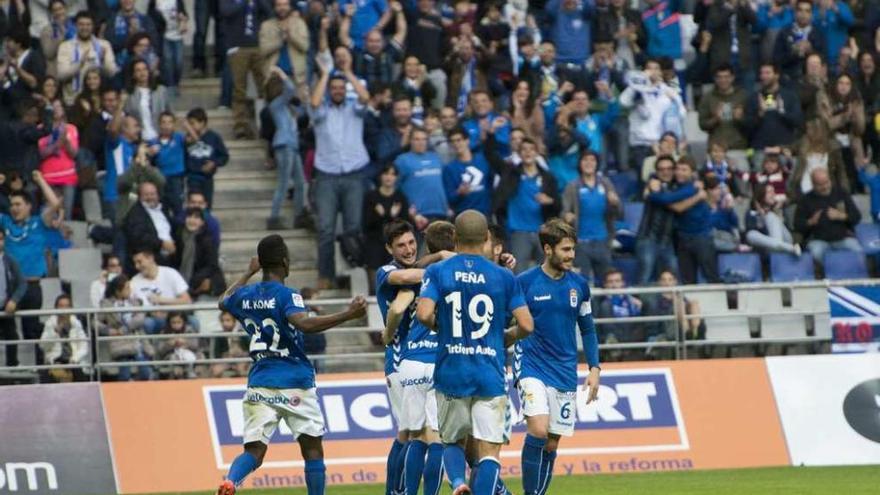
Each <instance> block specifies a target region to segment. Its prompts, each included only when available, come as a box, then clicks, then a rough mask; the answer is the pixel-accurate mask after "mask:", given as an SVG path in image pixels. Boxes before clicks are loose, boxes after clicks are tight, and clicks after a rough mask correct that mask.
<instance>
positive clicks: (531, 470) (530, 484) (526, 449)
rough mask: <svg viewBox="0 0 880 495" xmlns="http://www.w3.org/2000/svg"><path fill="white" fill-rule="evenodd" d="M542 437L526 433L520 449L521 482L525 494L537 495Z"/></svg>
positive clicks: (542, 445)
mask: <svg viewBox="0 0 880 495" xmlns="http://www.w3.org/2000/svg"><path fill="white" fill-rule="evenodd" d="M546 444H547V440H546V439H544V438H538V437H533V436H531V435H528V434H527V435H526V442H525V444H523V449H522V477H523V479H522V483H523V491H524V492H525V495H537V493H538V486H539V484H540V479H541V466H542V465H543V460H542V459H543V457H544V445H546Z"/></svg>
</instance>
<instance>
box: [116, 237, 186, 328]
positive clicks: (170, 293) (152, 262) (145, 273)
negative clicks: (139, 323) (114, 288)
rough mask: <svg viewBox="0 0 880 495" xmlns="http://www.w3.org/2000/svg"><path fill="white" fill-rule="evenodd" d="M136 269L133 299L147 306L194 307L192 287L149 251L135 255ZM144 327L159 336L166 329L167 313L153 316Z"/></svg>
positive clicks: (133, 282) (153, 314)
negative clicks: (191, 294)
mask: <svg viewBox="0 0 880 495" xmlns="http://www.w3.org/2000/svg"><path fill="white" fill-rule="evenodd" d="M134 267H135V269H137V271H138V273H137V275H135V276H134V277H132V279H131V293H132V296H134V297H136V298H138V299H140V300H141V302H142V303H143V305H144V306H174V305H181V304H190V303H192V298H191V297H190V295H189V285H188V284H187V283H186V280H184V279H183V275H181V274H180V273H179V272H178V271H177V270H175V269H174V268H169V267H167V266H159V265H158V264H157V263H156V256H155V254H153V252H152V251H151V250H149V249H140V250H138V251H137V252H135V254H134ZM148 316H149V318H147V321H146V322H145V324H144V330H145V331H146V332H147V333H149V334H155V333H159V332H160V331H161V330H162V327H164V326H165V317H166V313H163V312H153V313H149V314H148Z"/></svg>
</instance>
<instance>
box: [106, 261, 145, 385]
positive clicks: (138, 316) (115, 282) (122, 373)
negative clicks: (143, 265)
mask: <svg viewBox="0 0 880 495" xmlns="http://www.w3.org/2000/svg"><path fill="white" fill-rule="evenodd" d="M140 305H141V301H140V299H138V298H137V297H132V294H131V281H130V280H129V279H128V277H127V276H125V274H119V275H116V276H115V277H113V278H112V279H110V280H109V281H108V282H107V289H106V291H105V292H104V299H103V300H102V301H101V307H102V308H116V309H118V310H119V312H117V313H101V314H99V315H98V333H99V334H100V335H102V336H108V335H109V336H120V335H139V334H143V333H144V321H145V319H146V313H135V312H132V311H124V310H125V309H126V308H132V307H135V306H140ZM153 349H154V348H153V345H152V344H151V343H150V341H147V340H143V341H142V340H111V341H109V343H108V344H107V345H106V346H101V349H100V352H101V353H105V352H106V353H109V354H110V359H111V360H112V361H117V362H118V361H149V360H150V359H152V357H153V354H154V351H153ZM136 376H137V379H138V380H149V379H150V378H152V376H153V371H152V368H151V367H150V366H149V365H145V364H141V365H138V366H137V375H136ZM116 377H117V380H119V381H122V382H127V381H129V380H131V377H132V367H131V366H120V367H119V374H118V375H116Z"/></svg>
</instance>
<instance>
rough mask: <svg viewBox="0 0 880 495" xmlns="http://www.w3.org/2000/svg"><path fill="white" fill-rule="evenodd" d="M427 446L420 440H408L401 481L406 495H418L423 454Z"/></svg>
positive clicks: (423, 467) (423, 461) (423, 464)
mask: <svg viewBox="0 0 880 495" xmlns="http://www.w3.org/2000/svg"><path fill="white" fill-rule="evenodd" d="M427 452H428V444H426V443H425V442H423V441H421V440H410V442H409V447H407V449H406V461H405V462H404V465H403V479H404V482H403V484H404V486H405V487H406V494H407V495H419V485H420V484H421V483H420V482H421V481H422V473H423V472H424V471H425V454H426V453H427Z"/></svg>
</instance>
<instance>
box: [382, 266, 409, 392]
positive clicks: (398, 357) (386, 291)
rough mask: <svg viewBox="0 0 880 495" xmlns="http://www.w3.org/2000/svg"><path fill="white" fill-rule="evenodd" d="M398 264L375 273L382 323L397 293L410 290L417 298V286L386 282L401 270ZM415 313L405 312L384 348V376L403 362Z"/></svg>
mask: <svg viewBox="0 0 880 495" xmlns="http://www.w3.org/2000/svg"><path fill="white" fill-rule="evenodd" d="M403 269H404V268H403V267H401V266H400V265H399V264H397V263H395V262H392V263H391V264H388V265H385V266H383V267H382V268H379V270H378V271H377V272H376V302H377V303H378V304H379V311H380V312H382V322H383V323H384V322H387V321H388V308H389V307H391V303H392V302H394V299H395V298H397V293H398V292H400V291H402V290H411V291H413V293H415V294H416V296H418V294H419V286H418V284H415V285H392V284H390V283H389V282H388V277H389V276H390V275H391V272H393V271H395V270H403ZM414 315H415V313H414V312H413V311H407V312H406V313H404V314H403V318H401V320H400V325H399V326H398V327H397V332H396V333H395V334H394V339H393V340H392V341H391V343H390V344H388V345H387V346H385V375H386V376H387V375H390V374H392V373H394V372H396V371H397V368H398V366H400V362H401V361H402V360H403V346H404V343H405V341H406V337H407V334H408V333H409V328H410V326H412V321H413V319H414Z"/></svg>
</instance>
